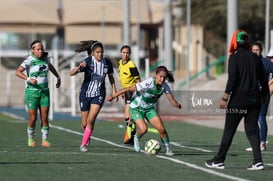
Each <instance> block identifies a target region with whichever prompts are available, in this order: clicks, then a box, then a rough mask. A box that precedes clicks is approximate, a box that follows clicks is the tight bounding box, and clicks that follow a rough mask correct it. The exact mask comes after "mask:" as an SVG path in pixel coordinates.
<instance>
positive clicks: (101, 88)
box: [70, 41, 116, 152]
mask: <svg viewBox="0 0 273 181" xmlns="http://www.w3.org/2000/svg"><path fill="white" fill-rule="evenodd" d="M90 49H91V54H92V55H91V56H88V57H87V58H85V59H84V60H83V61H82V62H81V63H80V64H79V65H78V66H77V67H75V68H73V69H72V70H71V71H70V75H71V76H73V75H76V74H78V73H81V72H84V80H83V82H82V85H81V91H80V108H81V117H82V120H85V121H84V122H86V123H87V125H86V128H85V130H84V135H83V138H82V143H81V145H80V151H81V152H86V151H88V149H87V144H88V142H89V140H90V137H91V135H92V133H93V131H94V126H95V121H96V117H97V115H98V114H99V112H100V109H101V107H102V106H103V103H104V99H105V96H106V89H105V77H106V76H107V75H108V78H109V82H110V84H111V87H112V91H113V94H114V93H115V92H116V84H115V80H114V77H113V73H114V70H113V66H112V63H111V61H110V60H109V59H106V58H104V57H103V53H104V47H103V44H102V43H101V42H99V41H93V42H92V43H91V45H90Z"/></svg>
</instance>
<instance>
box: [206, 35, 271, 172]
mask: <svg viewBox="0 0 273 181" xmlns="http://www.w3.org/2000/svg"><path fill="white" fill-rule="evenodd" d="M235 33H236V34H234V35H233V36H236V41H237V49H236V50H235V51H234V52H233V54H231V55H230V57H229V64H228V80H227V84H226V89H225V92H224V95H223V97H222V100H221V102H220V108H221V109H225V110H226V119H225V127H224V132H223V136H222V140H221V144H220V147H219V150H218V153H217V154H216V156H215V157H214V158H213V159H211V160H207V161H206V162H205V165H206V166H207V167H209V168H216V169H224V168H225V165H224V161H225V159H226V154H227V152H228V149H229V148H230V145H231V143H232V139H233V137H234V134H235V132H236V130H237V127H238V125H239V123H240V121H241V119H242V118H244V124H245V132H246V136H247V138H248V140H249V142H250V145H251V147H252V148H253V157H254V160H253V163H252V164H251V165H250V166H249V167H248V168H247V170H262V169H264V166H263V162H262V155H261V150H260V137H259V133H258V132H257V129H258V116H259V111H260V107H261V101H265V97H266V95H267V94H268V91H269V90H268V81H267V77H266V76H265V73H264V68H263V64H262V62H261V60H260V58H259V57H258V56H257V55H256V54H255V53H253V52H251V51H250V49H249V48H250V43H249V42H250V41H249V36H248V34H247V33H246V32H245V31H242V30H240V31H236V32H235ZM259 83H260V85H261V90H260V88H259Z"/></svg>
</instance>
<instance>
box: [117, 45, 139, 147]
mask: <svg viewBox="0 0 273 181" xmlns="http://www.w3.org/2000/svg"><path fill="white" fill-rule="evenodd" d="M120 54H121V60H119V62H118V66H119V80H120V84H121V86H122V88H126V87H130V86H132V85H134V84H136V83H137V82H140V81H141V80H140V76H139V72H138V69H137V67H136V65H135V63H134V61H133V60H132V59H131V58H130V55H131V48H130V46H128V45H123V46H122V47H121V49H120ZM133 95H134V92H131V91H127V92H125V94H124V96H123V97H124V100H125V105H124V119H125V122H126V123H127V127H126V132H125V135H124V139H123V143H124V144H133V136H132V134H134V133H135V125H134V124H133V121H132V120H130V113H129V104H130V103H131V99H132V96H133Z"/></svg>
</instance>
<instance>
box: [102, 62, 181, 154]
mask: <svg viewBox="0 0 273 181" xmlns="http://www.w3.org/2000/svg"><path fill="white" fill-rule="evenodd" d="M166 80H168V81H169V82H174V78H173V76H172V74H171V73H170V72H169V71H168V69H167V68H166V67H165V66H159V67H157V68H156V71H155V76H154V77H151V78H148V79H146V80H144V81H142V82H139V83H136V84H135V85H133V86H130V87H127V88H123V89H121V90H119V91H118V92H116V93H115V94H113V95H112V96H108V97H107V99H106V100H107V101H112V100H113V99H114V98H116V97H118V96H120V95H122V94H124V93H125V92H126V91H137V93H136V96H134V97H133V99H132V101H131V103H130V107H129V110H130V115H131V117H132V119H133V120H134V121H135V123H136V126H137V131H136V134H135V136H134V149H135V151H137V152H139V151H140V144H139V141H140V138H141V137H142V136H143V135H144V134H145V133H146V132H147V131H148V125H147V124H146V122H145V119H146V120H147V121H148V122H149V123H150V124H151V125H152V126H153V127H154V128H156V129H157V130H158V132H159V135H160V138H161V141H162V142H163V144H164V145H165V147H166V155H167V156H173V155H174V153H173V152H172V151H171V149H170V144H169V143H170V141H169V136H168V133H167V130H166V129H165V126H164V124H163V121H162V119H161V118H160V116H159V115H158V113H157V112H156V110H155V103H156V102H157V101H158V99H159V98H160V96H161V95H162V94H163V93H165V94H166V96H167V98H168V100H169V101H170V103H171V104H172V105H173V106H174V107H176V108H178V109H181V107H182V106H181V104H180V103H178V102H177V101H176V99H175V98H174V96H173V94H172V92H171V90H170V87H169V85H168V84H167V83H166V82H165V81H166Z"/></svg>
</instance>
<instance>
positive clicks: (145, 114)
mask: <svg viewBox="0 0 273 181" xmlns="http://www.w3.org/2000/svg"><path fill="white" fill-rule="evenodd" d="M129 110H130V115H131V118H132V119H133V120H135V121H137V120H140V119H143V120H145V119H146V120H147V121H150V120H151V119H152V118H154V117H155V116H157V115H158V114H157V112H156V111H155V109H154V108H152V109H149V110H141V109H139V108H130V109H129Z"/></svg>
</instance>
